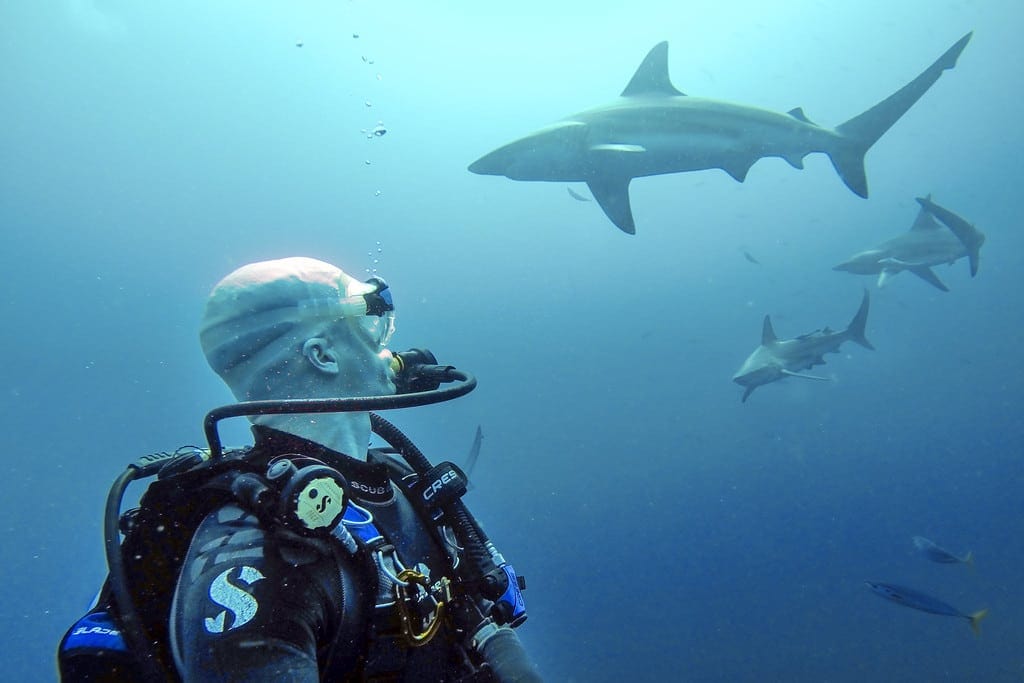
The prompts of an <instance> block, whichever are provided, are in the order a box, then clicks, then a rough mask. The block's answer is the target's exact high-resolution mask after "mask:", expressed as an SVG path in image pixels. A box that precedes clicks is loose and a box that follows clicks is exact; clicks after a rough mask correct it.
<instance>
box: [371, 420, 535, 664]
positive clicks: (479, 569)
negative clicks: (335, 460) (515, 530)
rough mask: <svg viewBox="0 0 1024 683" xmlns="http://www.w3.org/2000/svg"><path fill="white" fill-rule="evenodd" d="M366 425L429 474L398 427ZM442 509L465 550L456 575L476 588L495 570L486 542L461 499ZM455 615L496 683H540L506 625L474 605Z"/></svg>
mask: <svg viewBox="0 0 1024 683" xmlns="http://www.w3.org/2000/svg"><path fill="white" fill-rule="evenodd" d="M370 426H371V427H372V428H373V432H374V433H375V434H377V435H378V436H379V437H381V438H382V439H384V440H385V441H387V442H388V443H389V444H390V445H391V446H392V447H393V448H395V449H396V450H398V452H399V454H400V455H401V456H402V457H403V458H405V460H406V461H407V462H408V463H409V464H410V465H411V466H412V468H413V469H414V470H416V472H417V474H419V475H421V476H422V475H424V474H426V473H427V472H429V471H430V469H431V467H432V466H431V464H430V461H429V460H427V457H426V456H425V455H423V452H422V451H421V450H420V449H419V447H418V446H416V444H414V443H413V442H412V440H411V439H409V437H407V436H406V435H405V434H404V433H403V432H402V431H401V430H400V429H399V428H398V427H396V426H395V425H393V424H391V423H390V422H388V421H387V420H386V419H384V418H383V417H381V416H380V415H377V414H376V413H370ZM442 510H443V511H444V513H445V515H446V516H447V517H448V519H449V521H450V523H451V525H452V530H453V531H454V532H455V537H456V539H457V540H458V541H459V543H460V544H461V545H462V547H463V550H464V551H465V557H466V559H468V560H469V561H468V562H464V563H460V564H459V567H460V568H461V569H460V570H459V573H460V574H461V575H462V578H463V580H465V581H466V582H467V583H469V584H471V585H480V584H481V583H483V582H484V581H485V580H486V577H488V576H489V575H493V573H494V571H495V570H496V569H497V565H496V564H495V563H494V560H493V558H492V556H491V554H490V552H489V551H488V549H487V546H488V544H489V543H490V539H488V537H487V534H486V533H485V532H484V530H483V529H482V528H481V527H480V525H479V523H477V521H476V518H475V517H473V515H472V514H470V512H469V510H468V509H467V508H466V505H465V503H463V502H462V500H461V499H458V498H456V499H455V500H453V501H451V502H449V503H448V504H446V505H444V506H443V507H442ZM466 565H469V566H468V567H467V566H466ZM467 570H468V571H467ZM457 613H460V614H462V615H463V617H464V619H463V620H464V621H466V622H468V623H465V624H462V626H463V627H467V630H468V631H469V632H470V634H471V635H472V641H471V646H472V647H473V649H475V650H476V651H477V653H479V655H480V657H481V658H482V659H483V661H485V662H486V663H487V664H488V666H490V668H491V671H492V672H493V674H494V680H495V681H498V683H535V682H537V683H539V682H540V681H541V680H543V679H541V677H540V674H539V673H538V672H537V670H536V668H535V667H534V665H533V662H531V661H530V658H529V657H528V656H527V654H526V650H525V649H524V648H523V645H522V642H520V640H519V636H518V634H516V632H515V631H513V630H512V629H511V628H510V627H509V626H498V625H496V624H495V623H494V622H493V621H491V620H490V619H488V618H487V617H485V616H484V614H483V613H482V612H481V610H480V606H479V605H477V604H473V605H466V606H464V608H463V609H462V610H459V611H458V612H457ZM524 618H525V617H524ZM474 630H476V632H475V633H473V631H474Z"/></svg>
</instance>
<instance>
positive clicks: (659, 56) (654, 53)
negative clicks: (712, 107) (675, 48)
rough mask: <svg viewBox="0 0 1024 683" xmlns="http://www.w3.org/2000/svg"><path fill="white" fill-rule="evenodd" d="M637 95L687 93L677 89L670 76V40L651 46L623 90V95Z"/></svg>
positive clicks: (669, 95)
mask: <svg viewBox="0 0 1024 683" xmlns="http://www.w3.org/2000/svg"><path fill="white" fill-rule="evenodd" d="M636 95H664V96H666V97H672V96H676V95H685V93H681V92H679V91H678V90H676V88H675V86H674V85H672V81H670V80H669V77H668V41H662V42H660V43H658V44H657V45H655V46H654V47H652V48H651V51H650V52H648V53H647V56H646V57H644V61H643V62H641V63H640V67H639V68H638V69H637V70H636V73H635V74H633V78H632V79H631V80H630V81H629V85H627V86H626V89H625V90H623V91H622V97H634V96H636Z"/></svg>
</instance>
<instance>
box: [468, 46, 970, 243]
mask: <svg viewBox="0 0 1024 683" xmlns="http://www.w3.org/2000/svg"><path fill="white" fill-rule="evenodd" d="M970 39H971V33H968V34H967V35H965V36H964V37H963V38H961V39H960V40H958V41H957V42H956V43H955V44H954V45H953V46H952V47H951V48H949V49H948V50H947V51H946V52H945V53H944V54H943V55H942V56H941V57H939V58H938V60H936V61H935V63H933V64H932V65H931V66H929V67H928V68H927V69H925V70H924V71H923V72H922V73H921V74H920V75H918V76H917V78H915V79H914V80H912V81H911V82H910V83H908V84H907V85H905V86H904V87H903V88H901V89H900V90H898V91H896V92H895V93H893V94H892V95H890V96H889V97H888V98H886V99H885V100H883V101H882V102H880V103H878V104H876V105H875V106H874V107H871V108H870V109H868V110H867V111H865V112H864V113H862V114H860V115H859V116H855V117H854V118H852V119H850V120H849V121H847V122H846V123H843V124H841V125H839V126H838V127H836V128H835V129H834V130H833V129H829V128H825V127H823V126H819V125H817V124H815V123H813V122H812V121H811V120H810V119H808V118H807V116H805V115H804V112H803V110H802V109H801V108H799V107H797V108H796V109H792V110H790V111H789V112H787V113H785V114H783V113H779V112H773V111H769V110H766V109H759V108H756V107H750V106H746V105H742V104H734V103H731V102H724V101H720V100H712V99H706V98H700V97H687V96H686V95H685V94H684V93H682V92H680V91H679V90H677V89H676V88H675V87H674V86H673V85H672V82H671V80H670V79H669V75H668V43H667V42H661V43H658V44H657V45H655V46H654V47H653V48H652V49H651V51H650V52H649V53H648V54H647V57H646V58H644V60H643V62H642V63H641V64H640V67H639V68H638V69H637V70H636V73H635V74H634V75H633V78H632V79H631V80H630V81H629V84H628V85H627V86H626V89H625V90H623V91H622V94H621V95H620V96H619V98H618V99H617V100H615V101H613V102H611V103H610V104H607V105H604V106H600V107H595V108H593V109H588V110H586V111H583V112H580V113H578V114H575V115H573V116H570V117H569V118H567V119H564V120H562V121H559V122H557V123H554V124H552V125H550V126H547V127H545V128H542V129H540V130H538V131H536V132H534V133H531V134H530V135H527V136H526V137H524V138H522V139H520V140H516V141H515V142H511V143H509V144H507V145H504V146H503V147H499V148H498V149H496V150H494V151H493V152H490V153H489V154H486V155H484V156H483V157H481V158H480V159H478V160H476V161H474V162H473V163H472V164H470V166H469V170H470V171H471V172H473V173H478V174H481V175H498V176H506V177H508V178H511V179H512V180H537V181H547V182H584V183H586V184H587V185H588V186H589V187H590V192H591V194H593V195H594V198H595V199H596V200H597V202H598V204H599V205H600V206H601V208H602V209H603V210H604V212H605V214H606V215H607V216H608V218H609V219H611V221H612V223H614V224H615V225H616V226H617V227H618V228H619V229H621V230H622V231H623V232H626V233H628V234H630V235H632V234H634V233H635V232H636V226H635V224H634V222H633V212H632V209H631V207H630V203H629V183H630V181H632V179H633V178H639V177H643V176H652V175H661V174H665V173H683V172H686V171H700V170H704V169H709V168H720V169H723V170H724V171H725V172H726V173H728V174H729V175H731V176H732V177H733V178H735V179H736V180H737V181H739V182H743V180H744V178H746V176H747V172H748V171H749V170H750V167H751V166H753V164H754V162H756V161H757V160H758V159H760V158H762V157H781V158H783V159H785V160H786V161H787V162H789V164H790V165H791V166H793V167H794V168H797V169H802V168H803V158H804V157H805V156H807V155H808V154H811V153H814V152H822V153H824V154H827V155H828V157H829V159H831V161H832V165H833V166H834V167H835V169H836V172H837V173H838V174H839V177H840V178H842V180H843V182H844V183H846V186H847V187H849V188H850V189H851V190H852V191H853V192H854V193H856V194H857V195H859V196H861V197H867V196H868V183H867V176H866V174H865V171H864V155H865V154H866V153H867V151H868V149H870V148H871V146H872V145H873V144H874V143H875V142H876V141H877V140H878V139H879V138H880V137H881V136H882V135H883V134H884V133H885V132H886V131H887V130H889V128H890V127H891V126H892V125H893V124H894V123H896V121H897V120H899V118H900V117H901V116H903V114H904V113H905V112H906V111H907V110H908V109H910V107H911V106H912V105H913V104H914V103H915V102H917V100H918V99H920V97H921V96H922V95H924V93H925V92H927V91H928V89H929V88H930V87H931V86H932V85H933V84H934V83H935V81H937V80H938V79H939V76H941V75H942V72H943V71H945V70H947V69H952V68H953V67H954V66H956V60H957V58H958V57H959V56H960V53H961V52H962V51H963V49H964V47H965V46H966V45H967V43H968V41H970Z"/></svg>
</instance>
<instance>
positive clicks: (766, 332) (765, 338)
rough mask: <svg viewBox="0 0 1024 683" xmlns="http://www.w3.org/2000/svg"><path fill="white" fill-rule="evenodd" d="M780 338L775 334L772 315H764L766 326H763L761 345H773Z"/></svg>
mask: <svg viewBox="0 0 1024 683" xmlns="http://www.w3.org/2000/svg"><path fill="white" fill-rule="evenodd" d="M778 340H779V338H778V337H776V336H775V330H773V329H772V317H771V316H770V315H766V316H765V317H764V326H763V327H762V328H761V346H771V345H772V344H774V343H775V342H777V341H778Z"/></svg>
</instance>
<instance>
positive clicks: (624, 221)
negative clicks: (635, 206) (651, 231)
mask: <svg viewBox="0 0 1024 683" xmlns="http://www.w3.org/2000/svg"><path fill="white" fill-rule="evenodd" d="M631 180H632V178H620V177H612V176H603V177H599V178H591V179H590V180H588V181H587V187H589V188H590V194H592V195H594V199H596V200H597V203H598V204H599V205H600V206H601V208H602V209H603V210H604V213H605V215H606V216H608V218H609V219H610V220H611V222H612V223H614V224H615V227H617V228H618V229H619V230H621V231H622V232H624V233H627V234H629V235H635V234H636V225H635V224H634V223H633V210H632V209H631V208H630V206H629V182H630V181H631Z"/></svg>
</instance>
